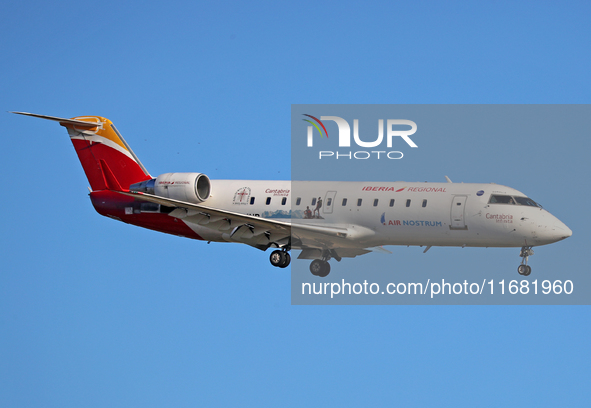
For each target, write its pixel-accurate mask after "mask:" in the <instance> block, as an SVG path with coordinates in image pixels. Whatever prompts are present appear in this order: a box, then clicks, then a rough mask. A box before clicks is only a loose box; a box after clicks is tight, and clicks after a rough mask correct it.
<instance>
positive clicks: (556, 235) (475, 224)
mask: <svg viewBox="0 0 591 408" xmlns="http://www.w3.org/2000/svg"><path fill="white" fill-rule="evenodd" d="M211 183H212V186H211V196H210V197H209V198H208V199H207V200H206V202H204V203H203V204H204V205H206V206H208V207H215V208H220V209H225V210H229V211H232V212H237V213H242V214H249V215H255V216H258V217H262V218H272V219H282V220H283V221H290V222H292V223H293V224H295V223H305V224H307V225H310V224H319V225H323V226H327V225H330V226H333V227H342V228H347V229H348V230H349V231H356V233H354V234H349V235H348V237H347V238H344V239H338V240H337V241H338V243H337V242H336V241H334V240H328V241H327V242H326V243H325V246H326V247H328V248H330V247H331V246H333V245H335V246H337V245H338V246H339V247H343V246H345V247H351V248H361V247H372V246H380V245H424V246H474V247H522V246H537V245H545V244H550V243H552V242H556V241H559V240H561V239H564V238H567V237H569V236H570V235H571V234H572V232H571V230H570V229H569V228H568V227H567V226H566V225H564V224H563V223H562V222H561V221H560V220H558V219H557V218H556V217H554V216H553V215H552V214H550V213H549V212H548V211H546V210H544V209H542V208H540V207H538V206H537V205H523V204H518V203H516V202H514V201H513V202H512V203H505V204H502V203H491V202H490V201H491V196H492V195H501V196H512V197H518V198H525V197H526V196H525V194H523V193H521V192H519V191H517V190H515V189H512V188H510V187H505V186H502V185H497V184H468V183H466V184H464V183H416V182H332V181H331V182H325V181H305V182H304V181H301V182H300V181H275V180H273V181H261V180H256V181H253V180H212V181H211ZM318 198H321V200H322V207H321V208H320V209H318V210H316V207H317V204H318ZM534 204H535V203H534ZM307 208H308V209H309V211H310V212H313V217H312V218H310V213H307V212H306V210H307ZM184 222H185V223H187V225H188V226H189V227H191V229H193V230H194V231H195V232H196V233H197V234H199V235H200V236H201V237H203V239H206V240H210V241H220V242H228V241H231V240H229V239H228V235H227V234H224V233H222V232H219V231H216V230H213V229H210V228H206V227H203V226H201V225H199V224H194V223H191V222H190V221H189V220H185V221H184ZM305 244H306V242H305V239H304V241H303V242H302V243H301V244H300V246H305ZM293 248H295V249H297V248H298V244H294V245H293Z"/></svg>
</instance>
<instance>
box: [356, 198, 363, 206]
mask: <svg viewBox="0 0 591 408" xmlns="http://www.w3.org/2000/svg"><path fill="white" fill-rule="evenodd" d="M362 201H363V200H362V199H361V198H358V199H357V207H361V202H362Z"/></svg>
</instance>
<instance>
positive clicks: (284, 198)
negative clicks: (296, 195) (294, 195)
mask: <svg viewBox="0 0 591 408" xmlns="http://www.w3.org/2000/svg"><path fill="white" fill-rule="evenodd" d="M286 202H287V197H283V198H282V199H281V205H285V203H286Z"/></svg>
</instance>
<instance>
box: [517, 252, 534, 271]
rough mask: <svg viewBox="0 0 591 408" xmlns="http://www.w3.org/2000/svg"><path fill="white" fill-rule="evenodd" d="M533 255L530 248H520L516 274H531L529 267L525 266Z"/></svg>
mask: <svg viewBox="0 0 591 408" xmlns="http://www.w3.org/2000/svg"><path fill="white" fill-rule="evenodd" d="M533 254H534V250H533V249H532V247H530V246H524V247H521V252H520V253H519V256H520V257H521V265H519V266H518V267H517V273H518V274H520V275H522V276H529V275H530V273H531V266H529V265H528V264H527V260H528V258H529V257H530V256H532V255H533Z"/></svg>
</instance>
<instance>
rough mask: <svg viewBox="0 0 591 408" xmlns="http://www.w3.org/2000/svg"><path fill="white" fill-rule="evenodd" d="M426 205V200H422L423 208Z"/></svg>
mask: <svg viewBox="0 0 591 408" xmlns="http://www.w3.org/2000/svg"><path fill="white" fill-rule="evenodd" d="M426 206H427V200H423V208H425V207H426Z"/></svg>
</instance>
